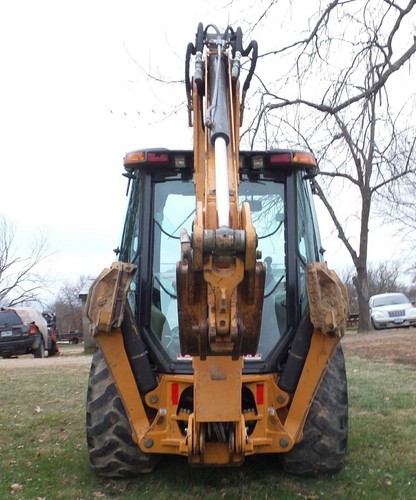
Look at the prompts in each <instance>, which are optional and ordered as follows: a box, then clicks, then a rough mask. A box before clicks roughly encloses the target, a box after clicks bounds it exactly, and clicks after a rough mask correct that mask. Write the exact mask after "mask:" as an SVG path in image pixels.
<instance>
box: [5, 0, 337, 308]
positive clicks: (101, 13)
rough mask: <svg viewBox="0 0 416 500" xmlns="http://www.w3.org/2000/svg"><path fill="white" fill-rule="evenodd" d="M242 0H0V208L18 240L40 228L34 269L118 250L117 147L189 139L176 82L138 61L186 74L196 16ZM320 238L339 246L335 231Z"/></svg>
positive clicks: (228, 13) (229, 14)
mask: <svg viewBox="0 0 416 500" xmlns="http://www.w3.org/2000/svg"><path fill="white" fill-rule="evenodd" d="M251 3H252V2H248V1H247V2H245V1H244V0H239V2H237V9H234V10H232V8H233V7H232V6H231V7H230V5H231V4H232V2H231V3H230V4H228V3H227V2H216V1H208V0H205V1H201V0H190V1H180V2H172V1H171V0H162V1H161V0H159V1H153V2H139V1H137V0H135V1H128V0H121V1H109V0H72V1H64V0H49V1H47V0H37V1H33V0H22V1H8V2H1V4H0V47H1V49H0V70H1V78H0V130H1V139H0V171H1V184H0V186H1V187H0V214H1V215H2V216H4V217H5V218H6V219H7V220H8V221H10V222H13V223H14V224H15V229H16V238H17V243H18V249H19V251H20V250H22V249H23V248H27V247H28V245H30V242H31V241H33V239H35V238H37V237H38V235H39V234H46V235H47V237H48V240H49V249H50V251H51V252H53V256H52V257H51V258H50V259H49V260H48V262H47V264H45V266H44V268H43V269H44V271H45V273H48V275H49V277H50V278H52V279H54V280H55V285H54V286H53V287H52V288H53V289H54V290H57V289H59V287H60V285H61V284H62V282H63V281H65V280H70V281H76V279H77V277H79V276H80V275H81V274H84V275H87V274H91V275H94V276H95V275H97V274H98V273H99V272H100V271H101V269H102V268H103V267H106V266H109V265H110V264H111V262H112V261H113V260H115V256H114V254H113V252H112V249H113V248H115V247H116V246H117V245H118V244H119V240H120V236H121V231H122V224H123V219H124V214H125V208H126V197H125V189H126V179H125V178H124V177H122V176H121V174H122V172H123V169H122V158H123V155H124V153H125V152H126V151H129V150H133V149H137V148H140V147H152V146H163V147H171V148H175V147H176V148H180V147H192V143H191V131H190V130H189V129H188V126H187V115H186V111H185V109H184V108H182V109H179V110H178V108H177V107H178V105H179V104H181V102H183V100H184V87H183V85H179V84H178V85H174V84H173V85H172V86H169V87H166V88H164V89H163V90H162V88H161V86H160V85H156V84H152V85H150V84H149V82H148V81H147V79H146V76H145V73H144V71H149V72H152V73H153V74H156V75H160V76H161V77H170V78H172V79H174V80H181V79H183V74H184V67H183V64H184V63H183V59H184V54H185V49H186V45H187V43H188V42H190V41H194V34H195V32H196V28H197V24H198V22H200V21H202V22H203V23H204V25H206V24H208V23H215V24H218V25H219V26H220V27H222V28H223V27H225V26H226V25H227V24H228V22H231V24H232V25H233V26H234V27H237V26H238V25H240V23H241V21H242V20H243V19H244V17H245V16H247V15H250V14H249V11H245V10H244V8H243V6H244V5H246V4H247V5H249V4H251ZM265 3H268V2H265ZM224 4H225V7H221V8H218V7H215V6H216V5H221V6H223V5H224ZM256 5H257V8H258V9H259V8H260V6H261V2H256ZM276 33H277V31H276ZM258 35H259V36H260V37H262V36H263V35H264V33H262V31H260V32H259V34H258ZM259 36H256V38H257V39H259ZM273 36H278V35H277V34H275V35H272V37H273ZM258 41H259V44H261V40H258ZM271 41H272V42H273V40H271ZM260 47H261V45H260ZM143 70H144V71H143ZM174 110H176V111H177V113H176V114H175V113H172V112H173V111H174ZM325 226H326V227H328V226H327V224H325ZM326 227H325V228H324V231H323V233H324V237H327V234H329V233H328V231H326ZM324 246H326V247H327V248H329V249H331V248H334V249H335V250H334V256H335V255H336V254H337V251H338V250H339V246H338V244H337V243H336V238H335V237H332V238H331V241H326V242H325V244H324ZM337 249H338V250H337ZM328 255H329V260H331V255H330V254H328ZM334 260H336V259H334ZM51 300H53V297H52V298H51Z"/></svg>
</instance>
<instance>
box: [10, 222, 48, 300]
mask: <svg viewBox="0 0 416 500" xmlns="http://www.w3.org/2000/svg"><path fill="white" fill-rule="evenodd" d="M48 257H50V253H49V252H48V242H47V239H46V237H45V236H44V235H40V236H39V238H38V239H37V240H35V241H34V242H33V245H32V247H31V249H30V250H29V252H28V255H26V256H23V255H19V254H18V253H17V250H16V248H15V228H14V226H13V225H12V224H10V223H9V222H8V221H7V220H6V219H5V218H3V217H0V303H1V304H2V305H8V306H15V305H19V304H27V303H33V302H35V303H40V293H41V292H44V291H45V290H46V288H47V284H48V282H47V279H46V278H45V276H44V275H42V274H41V273H40V272H39V268H40V265H41V264H42V263H44V262H45V261H46V260H47V259H48Z"/></svg>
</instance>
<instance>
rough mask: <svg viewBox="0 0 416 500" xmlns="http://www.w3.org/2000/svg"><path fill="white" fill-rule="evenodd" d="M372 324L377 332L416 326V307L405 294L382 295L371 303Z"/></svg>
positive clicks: (375, 296) (375, 297)
mask: <svg viewBox="0 0 416 500" xmlns="http://www.w3.org/2000/svg"><path fill="white" fill-rule="evenodd" d="M369 308H370V316H371V323H372V325H373V327H374V328H375V329H376V330H381V329H383V328H398V327H405V326H416V307H414V306H413V305H412V303H411V302H410V300H409V299H408V298H407V297H406V295H404V294H403V293H381V294H379V295H373V296H372V297H371V298H370V301H369Z"/></svg>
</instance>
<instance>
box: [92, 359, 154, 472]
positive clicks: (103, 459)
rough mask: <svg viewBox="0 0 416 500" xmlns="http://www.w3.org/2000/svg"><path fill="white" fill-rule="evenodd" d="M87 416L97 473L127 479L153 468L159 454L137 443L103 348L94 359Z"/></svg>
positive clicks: (93, 466) (94, 468) (94, 466)
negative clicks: (104, 356)
mask: <svg viewBox="0 0 416 500" xmlns="http://www.w3.org/2000/svg"><path fill="white" fill-rule="evenodd" d="M86 417H87V421H86V434H87V444H88V451H89V457H90V463H91V467H92V469H93V470H94V471H95V472H96V473H97V474H99V475H100V476H104V477H118V478H125V477H135V476H138V475H140V474H142V473H146V472H151V471H152V470H153V468H154V466H155V465H156V462H157V461H158V456H157V455H151V454H146V453H143V452H142V451H141V450H140V448H139V447H138V446H137V444H136V443H134V441H133V439H132V437H131V427H130V422H129V420H128V419H127V415H126V412H125V409H124V406H123V403H122V401H121V399H120V396H119V395H118V392H117V389H116V386H115V383H114V379H113V377H112V376H111V374H110V372H109V370H108V368H107V364H106V362H105V360H104V358H103V355H102V354H101V351H100V350H97V351H96V352H95V353H94V355H93V358H92V363H91V370H90V376H89V381H88V391H87V415H86Z"/></svg>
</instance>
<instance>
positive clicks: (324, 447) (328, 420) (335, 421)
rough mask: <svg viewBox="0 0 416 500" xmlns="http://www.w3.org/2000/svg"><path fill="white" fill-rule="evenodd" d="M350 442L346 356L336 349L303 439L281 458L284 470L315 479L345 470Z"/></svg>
mask: <svg viewBox="0 0 416 500" xmlns="http://www.w3.org/2000/svg"><path fill="white" fill-rule="evenodd" d="M347 442H348V391H347V376H346V370H345V361H344V354H343V352H342V348H341V346H340V345H338V346H337V348H336V349H335V352H334V354H333V356H332V359H331V361H330V363H329V366H328V368H327V371H326V373H325V375H324V378H323V379H322V382H321V385H320V387H319V389H318V391H317V393H316V396H315V399H314V401H313V403H312V406H311V408H310V411H309V414H308V418H307V420H306V422H305V427H304V430H303V440H302V441H301V442H300V443H298V444H297V445H295V446H294V447H293V449H292V450H291V451H289V452H288V453H284V454H282V455H280V461H281V465H282V468H283V470H285V471H286V472H289V473H292V474H299V475H310V476H314V475H317V474H323V473H334V472H337V471H339V470H340V469H342V468H343V466H344V464H345V458H346V454H347Z"/></svg>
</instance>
